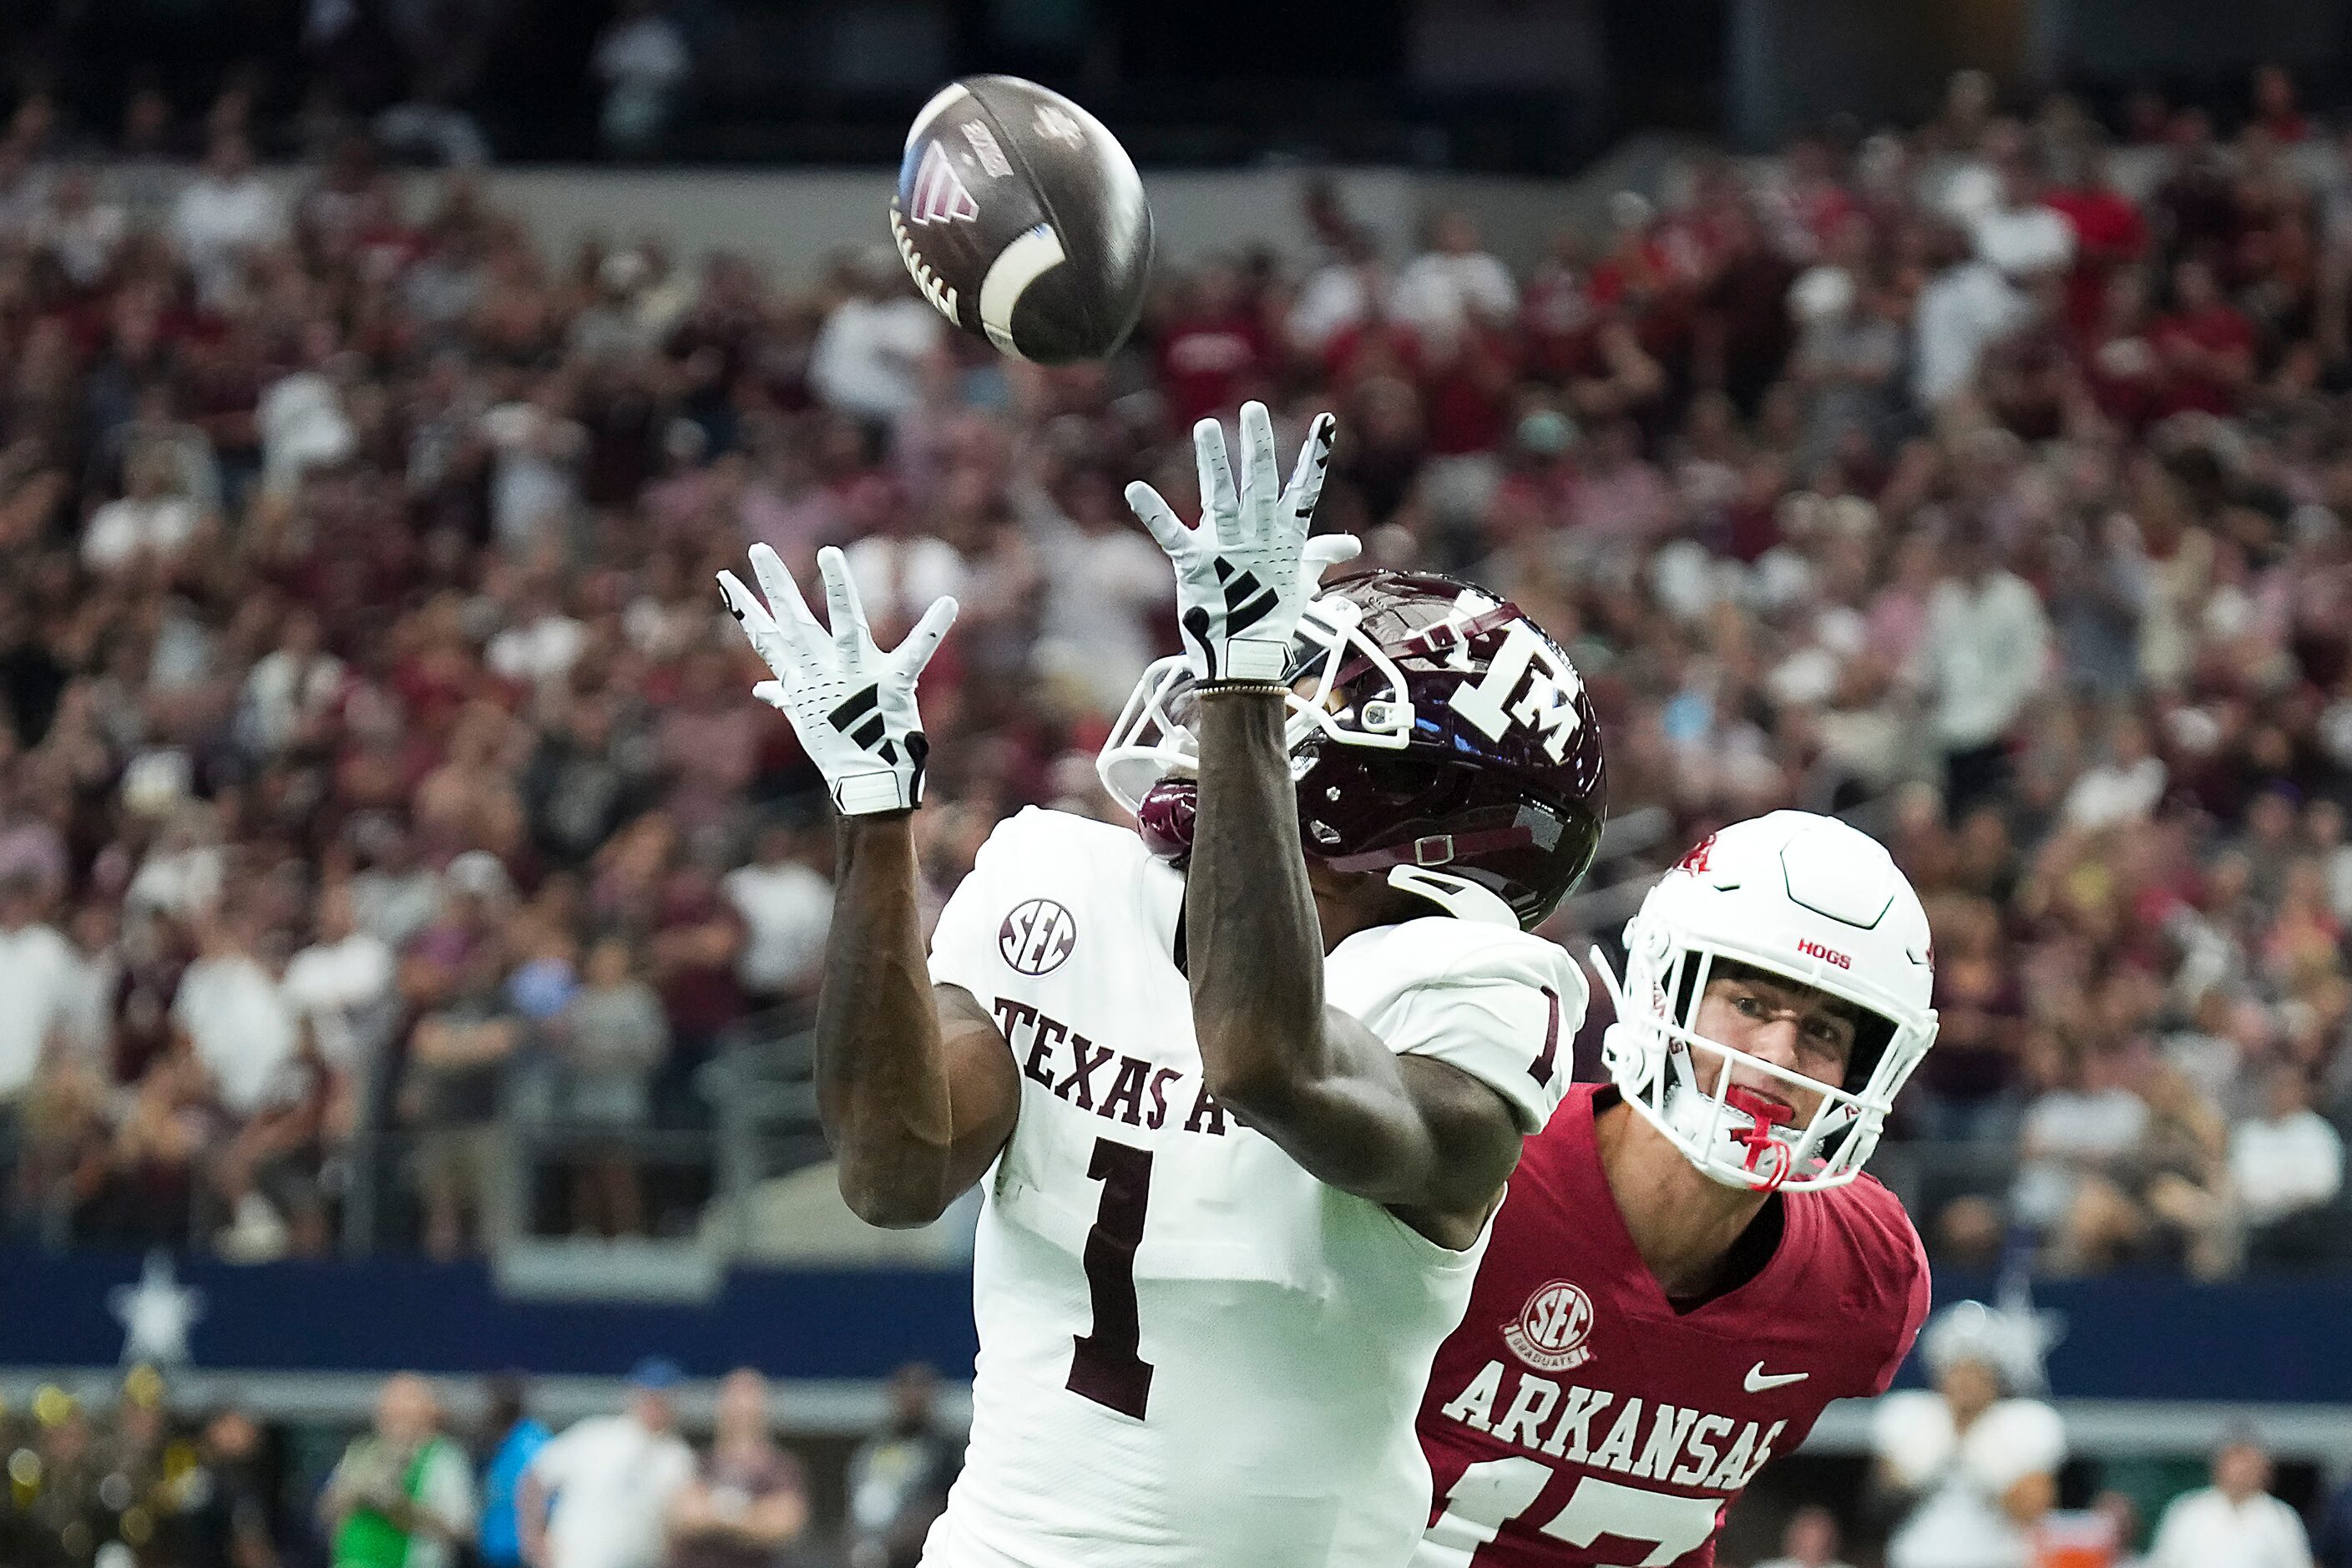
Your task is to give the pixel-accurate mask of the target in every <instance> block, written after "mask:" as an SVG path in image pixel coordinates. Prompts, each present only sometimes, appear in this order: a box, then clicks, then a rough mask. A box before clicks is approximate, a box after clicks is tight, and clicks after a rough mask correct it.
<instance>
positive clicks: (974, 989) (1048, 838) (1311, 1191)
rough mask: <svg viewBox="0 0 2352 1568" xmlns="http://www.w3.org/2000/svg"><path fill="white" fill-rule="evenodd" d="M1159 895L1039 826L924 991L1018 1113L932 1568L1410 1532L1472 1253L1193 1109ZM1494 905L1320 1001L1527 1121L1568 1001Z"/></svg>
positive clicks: (1167, 882) (1374, 1566) (1176, 1558)
mask: <svg viewBox="0 0 2352 1568" xmlns="http://www.w3.org/2000/svg"><path fill="white" fill-rule="evenodd" d="M1183 899H1184V880H1183V878H1182V876H1181V874H1180V873H1178V872H1176V871H1174V870H1172V869H1171V868H1168V867H1167V866H1165V865H1163V864H1162V863H1160V861H1158V860H1156V859H1154V858H1152V857H1151V856H1150V853H1149V852H1148V851H1147V850H1146V849H1145V847H1143V845H1142V843H1141V842H1140V841H1139V839H1138V838H1137V837H1136V836H1135V835H1134V834H1133V833H1132V832H1130V831H1128V830H1127V829H1124V828H1119V827H1113V826H1107V825H1105V824H1101V823H1097V822H1091V821H1087V820H1086V819H1084V818H1080V817H1075V816H1063V815H1060V814H1056V813H1051V812H1043V811H1037V810H1034V809H1033V810H1029V811H1024V812H1023V813H1021V814H1020V815H1019V816H1015V817H1013V818H1011V819H1010V820H1008V821H1006V822H1003V823H1001V824H999V825H998V826H997V828H996V831H995V832H994V833H993V834H992V836H991V837H990V838H989V840H988V843H987V844H986V845H985V846H983V847H982V850H981V852H980V856H979V860H978V864H977V865H976V866H975V868H973V870H972V873H971V876H970V877H968V878H966V879H964V882H963V884H962V886H961V887H960V888H958V889H956V892H955V895H954V897H953V898H951V899H950V900H949V902H948V906H947V908H946V909H945V910H943V911H942V912H941V914H940V923H939V928H938V931H936V933H935V934H934V936H933V939H932V949H931V973H932V977H933V978H934V979H935V980H938V981H940V982H943V983H946V984H954V985H959V986H961V987H962V988H963V989H965V990H967V991H969V992H971V994H972V995H973V997H975V998H976V999H977V1000H978V1001H979V1003H980V1005H982V1007H984V1008H986V1009H988V1010H989V1012H990V1013H991V1014H992V1016H994V1017H995V1019H996V1022H997V1025H998V1026H999V1028H1001V1029H1002V1030H1003V1033H1004V1037H1005V1039H1006V1041H1007V1043H1008V1044H1009V1045H1010V1046H1011V1047H1012V1051H1013V1058H1014V1060H1015V1062H1016V1063H1017V1064H1018V1065H1019V1068H1020V1071H1021V1074H1022V1100H1021V1110H1020V1115H1019V1118H1018V1121H1017V1122H1016V1124H1015V1126H1014V1128H1013V1136H1012V1139H1011V1141H1010V1142H1009V1143H1008V1144H1007V1145H1006V1147H1005V1150H1004V1152H1003V1154H1002V1155H1001V1156H1000V1157H999V1158H998V1161H997V1163H996V1165H995V1167H994V1169H993V1170H992V1172H991V1173H990V1175H989V1178H988V1181H987V1184H986V1194H985V1200H984V1204H983V1206H982V1215H981V1222H980V1235H979V1239H978V1243H977V1248H976V1251H975V1255H974V1258H973V1265H972V1301H973V1311H974V1315H975V1317H976V1318H977V1320H978V1323H979V1329H980V1345H981V1349H980V1358H979V1363H978V1366H977V1370H976V1374H975V1377H974V1382H973V1389H972V1395H973V1401H972V1402H973V1410H972V1428H971V1448H970V1451H969V1453H968V1455H967V1457H966V1460H965V1466H964V1470H963V1473H962V1475H961V1478H960V1479H958V1480H957V1482H956V1485H955V1489H954V1491H953V1492H952V1494H951V1495H950V1498H949V1501H948V1509H947V1512H946V1513H945V1514H944V1515H943V1516H942V1517H941V1518H940V1521H939V1523H938V1524H937V1525H936V1526H935V1527H934V1529H933V1531H932V1532H931V1536H930V1540H929V1545H928V1547H927V1549H926V1551H925V1553H924V1557H923V1561H924V1563H926V1564H927V1565H928V1568H1394V1565H1402V1564H1403V1563H1406V1562H1407V1561H1408V1560H1409V1559H1410V1558H1411V1556H1412V1550H1413V1545H1414V1542H1415V1541H1416V1540H1417V1539H1418V1538H1419V1535H1420V1533H1421V1531H1422V1529H1423V1525H1424V1524H1425V1523H1426V1521H1427V1519H1428V1510H1429V1492H1430V1484H1429V1470H1428V1467H1427V1465H1426V1463H1425V1462H1424V1460H1423V1458H1422V1455H1421V1450H1420V1447H1419V1445H1418V1444H1417V1442H1416V1441H1415V1440H1414V1437H1413V1433H1412V1422H1413V1415H1414V1412H1415V1408H1416V1406H1417V1405H1418V1403H1419V1401H1420V1397H1421V1393H1422V1390H1423V1385H1424V1384H1425V1383H1426V1381H1427V1379H1428V1374H1429V1366H1430V1362H1431V1359H1432V1357H1433V1355H1434V1354H1435V1352H1436V1349H1437V1346H1438V1343H1439V1342H1440V1341H1442V1340H1443V1339H1444V1336H1445V1335H1446V1333H1447V1332H1449V1331H1451V1330H1452V1329H1453V1327H1454V1324H1455V1323H1456V1322H1457V1321H1459V1320H1460V1318H1461V1315H1462V1310H1463V1307H1464V1304H1465V1302H1466V1301H1467V1300H1468V1297H1469V1291H1470V1286H1471V1281H1472V1279H1473V1277H1474V1275H1475V1271H1476V1268H1477V1265H1478V1259H1479V1257H1480V1255H1481V1254H1482V1253H1483V1251H1484V1248H1485V1242H1484V1240H1483V1239H1482V1240H1481V1241H1480V1243H1479V1244H1478V1245H1477V1246H1476V1247H1472V1248H1470V1249H1469V1250H1467V1251H1465V1252H1458V1253H1457V1252H1450V1251H1447V1250H1446V1249H1444V1248H1443V1247H1438V1246H1436V1245H1435V1244H1434V1243H1433V1242H1431V1241H1429V1240H1427V1239H1426V1238H1424V1237H1422V1236H1420V1235H1419V1234H1418V1233H1416V1232H1414V1231H1413V1230H1412V1229H1411V1228H1410V1227H1408V1226H1405V1225H1404V1224H1403V1223H1402V1221H1400V1220H1398V1219H1397V1218H1396V1217H1395V1216H1394V1215H1391V1214H1390V1213H1389V1212H1388V1211H1387V1210H1386V1209H1383V1208H1381V1207H1380V1206H1379V1205H1375V1204H1371V1203H1369V1202H1366V1201H1365V1200H1363V1199H1361V1198H1358V1197H1354V1196H1351V1195H1349V1194H1346V1193H1342V1192H1340V1191H1339V1190H1338V1189H1337V1188H1333V1187H1329V1186H1327V1185H1325V1184H1322V1183H1320V1182H1318V1181H1317V1180H1316V1179H1315V1178H1314V1177H1312V1176H1310V1175H1308V1174H1307V1172H1306V1171H1305V1170H1304V1169H1302V1168H1301V1167H1300V1166H1299V1165H1298V1164H1297V1163H1296V1162H1294V1161H1293V1160H1291V1158H1290V1157H1289V1156H1288V1155H1286V1154H1285V1153H1284V1152H1282V1151H1281V1150H1280V1149H1278V1148H1276V1146H1275V1145H1274V1144H1273V1143H1272V1142H1269V1141H1268V1140H1266V1139H1265V1138H1264V1137H1262V1136H1260V1135H1259V1134H1257V1133H1255V1132H1254V1131H1250V1130H1249V1129H1248V1128H1245V1127H1244V1126H1242V1125H1241V1124H1240V1123H1239V1122H1238V1121H1234V1119H1233V1118H1232V1117H1230V1116H1229V1115H1227V1114H1226V1112H1225V1110H1224V1109H1223V1107H1222V1106H1220V1105H1218V1104H1217V1102H1216V1100H1215V1099H1214V1098H1213V1096H1211V1095H1210V1094H1209V1092H1208V1089H1207V1086H1206V1084H1205V1082H1204V1081H1203V1079H1202V1069H1201V1057H1200V1051H1199V1048H1198V1047H1197V1045H1196V1044H1195V1042H1194V1039H1193V1034H1192V999H1191V993H1190V990H1189V986H1188V983H1187V982H1186V980H1185V977H1184V975H1183V973H1182V972H1181V970H1179V969H1178V967H1177V965H1176V962H1175V951H1176V936H1177V930H1178V922H1179V917H1180V915H1181V911H1182V908H1183ZM1495 910H1496V921H1493V922H1489V921H1477V920H1467V919H1458V918H1455V917H1454V916H1450V915H1444V914H1437V913H1433V914H1432V915H1431V916H1429V917H1428V918H1424V919H1419V920H1412V921H1405V922H1403V923H1402V924H1399V925H1394V926H1387V927H1381V928H1379V929H1377V930H1373V931H1361V932H1359V933H1357V934H1356V935H1354V936H1352V937H1350V938H1349V939H1348V940H1347V941H1346V942H1342V943H1340V945H1339V948H1338V949H1337V950H1336V951H1334V952H1332V953H1331V954H1330V955H1329V957H1328V959H1327V960H1326V969H1325V995H1326V997H1327V999H1328V1001H1329V1003H1330V1005H1333V1006H1335V1007H1339V1008H1340V1009H1342V1010H1343V1011H1346V1012H1348V1013H1349V1014H1351V1015H1353V1016H1356V1017H1357V1018H1359V1019H1360V1020H1361V1021H1362V1022H1363V1023H1364V1024H1365V1025H1366V1026H1368V1027H1370V1029H1371V1030H1372V1031H1373V1032H1374V1033H1375V1034H1377V1035H1379V1036H1380V1037H1381V1038H1382V1039H1383V1040H1385V1041H1386V1042H1387V1043H1388V1044H1389V1045H1390V1047H1391V1048H1393V1049H1395V1050H1397V1051H1400V1052H1409V1053H1414V1054H1421V1055H1427V1056H1433V1057H1436V1058H1440V1059H1442V1060H1444V1061H1446V1062H1449V1063H1451V1064H1453V1065H1454V1066H1455V1067H1457V1068H1461V1069H1462V1070H1463V1071H1465V1072H1468V1073H1471V1074H1473V1075H1474V1076H1475V1077H1477V1078H1478V1079H1481V1080H1482V1081H1484V1082H1486V1083H1487V1084H1489V1085H1491V1086H1492V1087H1493V1088H1494V1089H1496V1091H1497V1092H1498V1093H1500V1094H1502V1095H1503V1097H1504V1098H1505V1099H1506V1100H1508V1101H1509V1102H1510V1103H1511V1105H1512V1107H1513V1109H1514V1111H1515V1113H1516V1114H1517V1117H1518V1118H1519V1120H1520V1122H1521V1125H1522V1126H1523V1127H1524V1128H1525V1129H1527V1130H1528V1131H1533V1130H1534V1129H1536V1128H1538V1127H1540V1126H1541V1125H1542V1124H1543V1122H1544V1121H1546V1120H1547V1119H1548V1118H1549V1116H1550V1114H1551V1111H1552V1110H1553V1108H1554V1107H1555V1106H1557V1105H1558V1103H1559V1097H1560V1094H1561V1092H1562V1090H1563V1089H1565V1087H1566V1079H1567V1078H1568V1076H1569V1075H1568V1066H1569V1064H1568V1060H1567V1058H1566V1056H1565V1055H1564V1052H1565V1050H1566V1042H1567V1041H1568V1040H1569V1039H1570V1038H1571V1037H1573V1035H1574V1033H1575V1031H1576V1028H1577V1026H1578V1025H1579V1024H1580V1022H1581V1020H1582V1018H1583V1013H1584V1003H1585V987H1584V982H1583V978H1582V975H1581V973H1580V972H1579V970H1578V969H1577V967H1576V965H1575V964H1574V963H1573V962H1572V961H1570V958H1569V957H1568V955H1567V954H1566V953H1565V952H1562V951H1561V950H1560V949H1559V947H1557V946H1555V945H1553V944H1552V943H1549V942H1544V941H1542V940H1541V939H1539V938H1537V937H1533V936H1529V935H1528V934H1526V933H1525V932H1523V931H1520V930H1519V929H1518V927H1517V924H1516V922H1514V921H1511V920H1510V918H1509V916H1508V914H1507V911H1506V910H1503V907H1502V906H1501V904H1500V902H1499V900H1497V901H1496V903H1495Z"/></svg>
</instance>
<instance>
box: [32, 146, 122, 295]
mask: <svg viewBox="0 0 2352 1568" xmlns="http://www.w3.org/2000/svg"><path fill="white" fill-rule="evenodd" d="M128 227H129V220H128V218H127V217H126V216H125V215H124V213H123V210H122V208H121V205H119V204H117V203H114V202H110V201H101V200H100V198H99V195H98V186H97V184H96V183H95V182H94V181H93V180H92V179H91V178H90V174H89V170H87V169H68V170H67V171H66V172H65V173H64V174H60V175H58V180H57V183H56V184H54V185H52V186H50V188H49V205H48V208H47V211H45V212H43V213H42V214H41V215H40V216H39V217H37V218H36V219H35V220H34V222H33V237H34V242H35V243H36V244H37V245H38V246H40V247H41V248H42V249H44V250H46V251H47V252H48V253H49V255H50V256H51V257H53V258H56V261H57V264H58V269H59V270H61V271H62V272H64V273H65V275H66V276H67V277H68V278H69V279H72V280H73V282H74V286H75V287H76V288H79V289H88V288H90V287H91V286H93V285H94V284H96V283H97V282H98V281H99V280H100V279H102V278H104V277H105V276H106V269H107V268H108V267H109V266H110V265H111V264H112V262H113V260H114V251H115V247H117V246H119V245H121V243H122V237H123V234H124V232H125V230H126V229H127V228H128Z"/></svg>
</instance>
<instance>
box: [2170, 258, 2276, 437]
mask: <svg viewBox="0 0 2352 1568" xmlns="http://www.w3.org/2000/svg"><path fill="white" fill-rule="evenodd" d="M2148 341H2149V342H2150V343H2151V344H2153V345H2154V347H2155V349H2156V352H2157V353H2158V356H2159V357H2160V358H2161V359H2162V360H2163V362H2164V364H2165V366H2166V368H2167V369H2168V371H2169V372H2170V378H2169V391H2168V395H2167V396H2166V398H2165V400H2164V403H2163V405H2162V412H2164V413H2166V414H2179V413H2183V412H2187V411H2191V410H2194V411H2196V412H2199V413H2204V414H2220V415H2230V414H2235V413H2236V412H2237V411H2238V405H2239V403H2240V401H2241V400H2242V398H2243V397H2244V395H2245V391H2246V386H2247V384H2248V383H2249V382H2251V381H2252V379H2253V374H2254V329H2253V323H2252V322H2251V321H2247V320H2246V318H2245V315H2244V313H2243V312H2242V311H2241V310H2238V308H2237V307H2236V306H2234V305H2232V304H2231V303H2230V301H2229V300H2227V299H2225V298H2223V297H2222V294H2221V285H2220V284H2219V283H2217V282H2216V281H2215V280H2214V278H2213V269H2212V268H2210V266H2208V265H2206V264H2205V263H2204V262H2202V261H2199V260H2195V259H2189V260H2185V261H2182V262H2180V263H2179V264H2178V265H2176V266H2175V267H2174V268H2173V269H2172V309H2171V310H2169V311H2168V312H2167V313H2166V314H2164V315H2161V316H2158V318H2157V319H2156V321H2155V322H2154V324H2153V325H2152V326H2151V327H2150V328H2149V329H2148Z"/></svg>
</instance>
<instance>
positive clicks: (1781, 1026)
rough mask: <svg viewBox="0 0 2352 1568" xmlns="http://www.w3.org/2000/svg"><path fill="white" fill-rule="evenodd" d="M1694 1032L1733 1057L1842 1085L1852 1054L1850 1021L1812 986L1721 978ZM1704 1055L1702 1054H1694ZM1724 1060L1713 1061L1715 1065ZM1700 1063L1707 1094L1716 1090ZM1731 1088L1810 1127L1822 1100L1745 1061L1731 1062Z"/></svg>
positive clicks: (1705, 999) (1711, 987)
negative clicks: (1781, 1108)
mask: <svg viewBox="0 0 2352 1568" xmlns="http://www.w3.org/2000/svg"><path fill="white" fill-rule="evenodd" d="M1694 1032H1695V1033H1696V1034H1697V1035H1698V1036H1699V1037H1700V1038H1702V1039H1707V1040H1713V1041H1714V1042H1715V1043H1716V1044H1717V1045H1720V1046H1727V1047H1730V1048H1731V1049H1733V1050H1735V1051H1740V1052H1743V1053H1745V1054H1746V1055H1748V1056H1751V1057H1754V1058H1758V1059H1759V1060H1760V1061H1767V1062H1769V1063H1771V1064H1772V1065H1773V1066H1774V1067H1777V1068H1785V1069H1787V1070H1788V1071H1790V1072H1795V1073H1801V1074H1803V1075H1804V1076H1805V1077H1806V1078H1809V1079H1813V1080H1814V1081H1816V1082H1819V1083H1825V1084H1832V1085H1843V1083H1844V1082H1845V1068H1846V1060H1847V1058H1849V1057H1851V1056H1852V1055H1853V1037H1854V1025H1853V1019H1852V1018H1850V1017H1848V1016H1845V1015H1844V1014H1843V1013H1842V1012H1840V1011H1839V1010H1838V1009H1837V1008H1836V1006H1835V1005H1834V1004H1832V1002H1831V1000H1830V999H1829V998H1828V997H1826V996H1823V995H1822V994H1821V993H1820V992H1818V991H1815V990H1814V989H1813V988H1812V987H1811V986H1809V985H1799V984H1796V983H1795V982H1793V981H1784V980H1775V979H1771V978H1769V977H1768V976H1764V975H1744V974H1743V975H1737V976H1731V975H1726V976H1722V977H1718V978H1717V979H1713V980H1710V981H1708V982H1707V983H1706V992H1705V993H1704V994H1702V995H1701V996H1700V998H1699V1005H1698V1018H1697V1020H1696V1024H1695V1025H1694ZM1697 1054H1700V1055H1701V1056H1702V1057H1703V1056H1704V1054H1705V1053H1697ZM1721 1059H1722V1058H1718V1061H1720V1060H1721ZM1707 1066H1708V1064H1707V1063H1706V1062H1705V1061H1704V1060H1703V1059H1702V1060H1701V1061H1700V1063H1699V1064H1698V1068H1699V1081H1700V1084H1701V1086H1702V1087H1703V1088H1704V1089H1706V1091H1707V1092H1708V1093H1710V1094H1711V1093H1713V1092H1715V1090H1716V1089H1717V1084H1716V1081H1715V1074H1713V1073H1710V1072H1709V1071H1708V1070H1707ZM1731 1083H1732V1087H1734V1088H1736V1089H1750V1090H1753V1091H1754V1092H1755V1093H1757V1094H1759V1095H1761V1096H1763V1097H1764V1098H1765V1099H1767V1100H1778V1101H1779V1102H1780V1104H1782V1105H1785V1106H1787V1107H1788V1108H1789V1109H1790V1112H1791V1115H1790V1122H1791V1123H1792V1124H1793V1125H1795V1126H1797V1127H1809V1126H1811V1124H1812V1119H1813V1116H1814V1114H1815V1113H1816V1112H1818V1111H1819V1110H1821V1108H1822V1098H1823V1097H1822V1094H1821V1092H1820V1091H1819V1090H1817V1089H1806V1088H1804V1087H1803V1086H1801V1085H1800V1084H1795V1083H1791V1082H1790V1081H1789V1080H1787V1079H1780V1078H1775V1077H1773V1076H1772V1075H1771V1074H1769V1073H1766V1072H1760V1071H1759V1070H1758V1069H1757V1068H1753V1067H1750V1066H1748V1064H1746V1063H1744V1062H1733V1063H1732V1064H1731Z"/></svg>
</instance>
